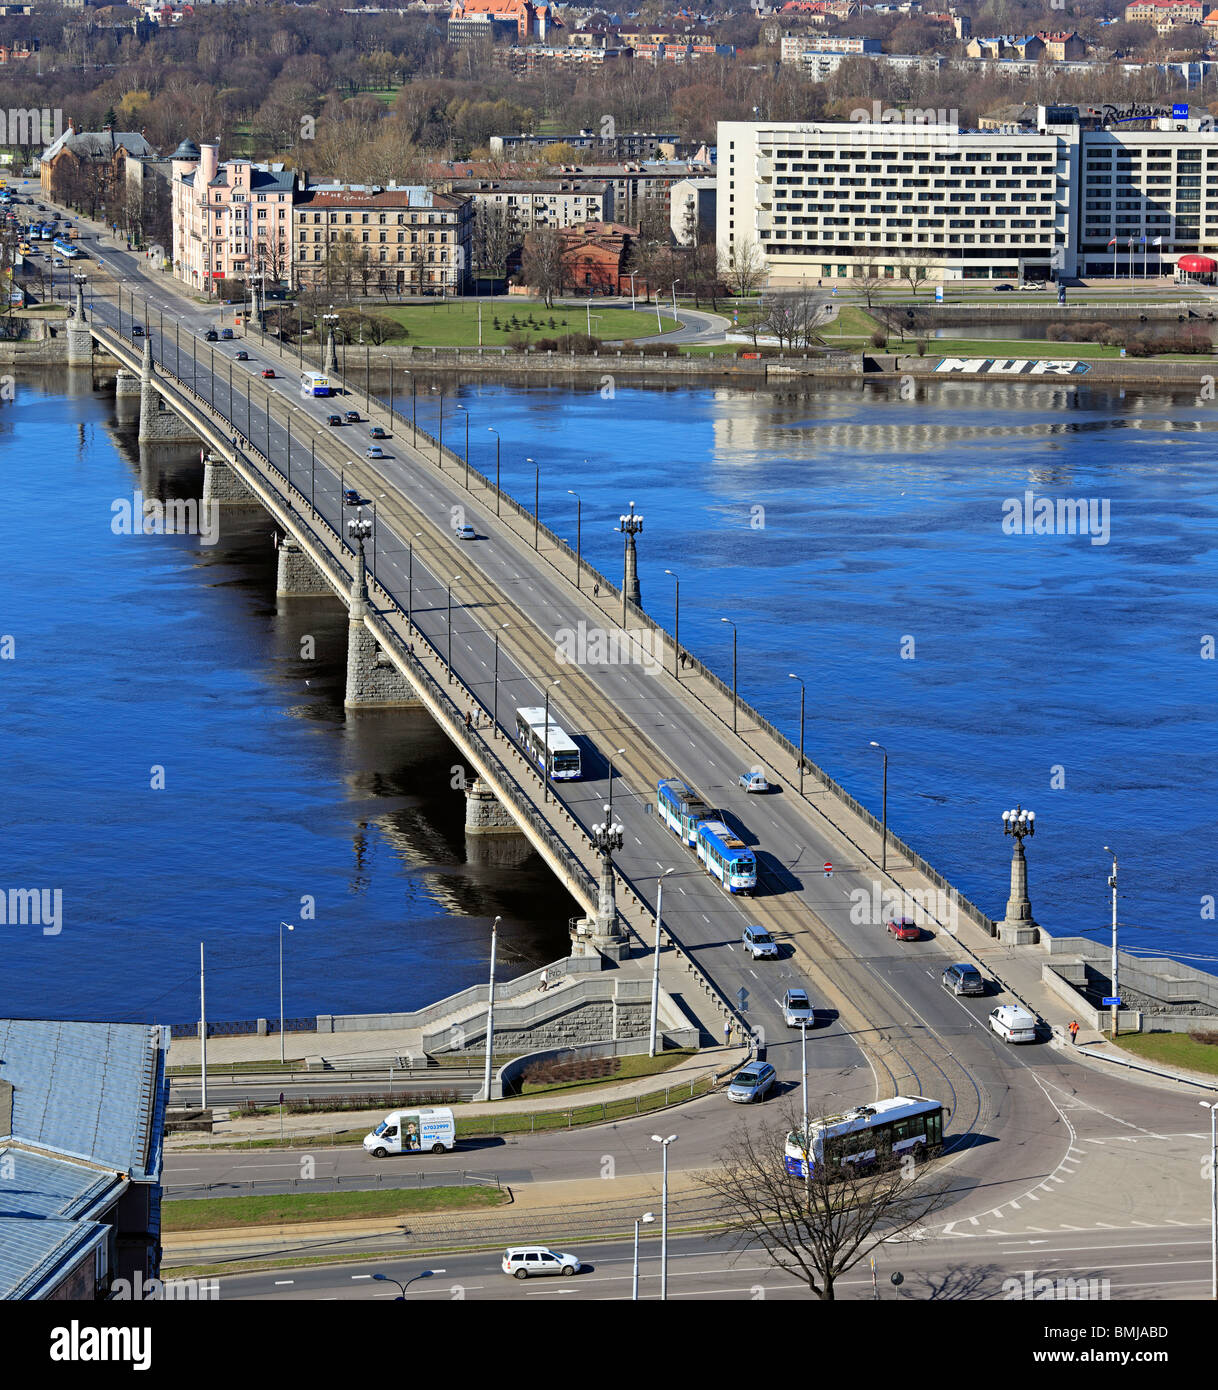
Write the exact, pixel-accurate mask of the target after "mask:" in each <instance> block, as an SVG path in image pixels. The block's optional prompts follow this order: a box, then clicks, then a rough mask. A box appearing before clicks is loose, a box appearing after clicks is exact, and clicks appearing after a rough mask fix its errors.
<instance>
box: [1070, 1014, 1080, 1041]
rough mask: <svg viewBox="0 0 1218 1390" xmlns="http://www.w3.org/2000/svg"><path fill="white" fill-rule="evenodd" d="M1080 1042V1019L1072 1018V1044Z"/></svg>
mask: <svg viewBox="0 0 1218 1390" xmlns="http://www.w3.org/2000/svg"><path fill="white" fill-rule="evenodd" d="M1077 1043H1078V1019H1076V1018H1072V1019H1071V1020H1070V1044H1071V1046H1074V1045H1076V1044H1077Z"/></svg>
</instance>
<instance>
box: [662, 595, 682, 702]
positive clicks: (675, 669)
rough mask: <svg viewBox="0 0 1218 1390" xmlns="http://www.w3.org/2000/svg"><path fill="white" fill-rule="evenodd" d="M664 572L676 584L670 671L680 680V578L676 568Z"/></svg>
mask: <svg viewBox="0 0 1218 1390" xmlns="http://www.w3.org/2000/svg"><path fill="white" fill-rule="evenodd" d="M664 573H665V574H671V575H672V578H673V583H674V584H675V585H676V586H677V599H676V608H675V610H674V611H675V612H676V618H675V620H674V622H673V634H672V640H673V651H672V673H673V675H674V676H675V677H676V678H677V680H680V679H681V580H680V578H679V576H678V575H677V572H676V570H665V571H664Z"/></svg>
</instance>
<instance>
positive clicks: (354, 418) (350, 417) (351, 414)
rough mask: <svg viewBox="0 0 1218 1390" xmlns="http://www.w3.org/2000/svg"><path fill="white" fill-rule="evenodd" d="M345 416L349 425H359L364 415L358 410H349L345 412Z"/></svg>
mask: <svg viewBox="0 0 1218 1390" xmlns="http://www.w3.org/2000/svg"><path fill="white" fill-rule="evenodd" d="M343 418H344V419H345V420H346V422H347V424H349V425H358V424H359V422H360V419H361V418H362V417H361V416H360V413H359V411H358V410H348V411H345V412H344V414H343Z"/></svg>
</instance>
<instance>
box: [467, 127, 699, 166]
mask: <svg viewBox="0 0 1218 1390" xmlns="http://www.w3.org/2000/svg"><path fill="white" fill-rule="evenodd" d="M487 143H488V146H489V148H490V152H491V155H492V157H494V156H496V155H503V156H506V157H507V158H508V159H520V158H522V157H523V158H528V157H530V156H535V155H537V154H538V153H540V151H542V150H544V149H547V148H548V147H549V146H551V145H570V146H571V148H572V149H573V150H576V151H578V152H579V153H580V154H581V155H582V154H584V153H585V152H586V153H587V154H590V155H592V156H593V157H594V158H596V159H597V160H598V161H599V162H601V163H609V162H610V161H621V160H627V159H629V160H637V159H668V160H672V159H680V158H682V157H683V156H685V155H688V154H693V153H694V151H695V148H696V147H695V146H694V145H692V144H690V143H689V142H687V141H685V140H682V138H681V137H680V136H679V135H673V134H669V133H666V132H665V133H659V134H657V133H656V132H653V131H641V130H630V131H621V132H619V133H614V134H613V135H602V134H600V133H599V132H598V131H595V130H581V131H579V132H578V133H576V134H570V135H526V134H521V135H492V136H491V137H490V140H489V141H488V142H487Z"/></svg>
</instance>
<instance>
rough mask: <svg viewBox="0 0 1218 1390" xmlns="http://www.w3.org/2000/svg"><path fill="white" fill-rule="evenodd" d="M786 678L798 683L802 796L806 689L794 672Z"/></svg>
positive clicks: (801, 790)
mask: <svg viewBox="0 0 1218 1390" xmlns="http://www.w3.org/2000/svg"><path fill="white" fill-rule="evenodd" d="M787 675H788V677H789V678H790V679H791V680H793V681H799V794H800V796H803V794H804V701H805V699H806V697H807V694H808V687H807V686H806V685H805V684H804V683H803V680H802V679H801V678H800V677H799V676H797V675H796V674H795V672H794V671H788V672H787Z"/></svg>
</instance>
